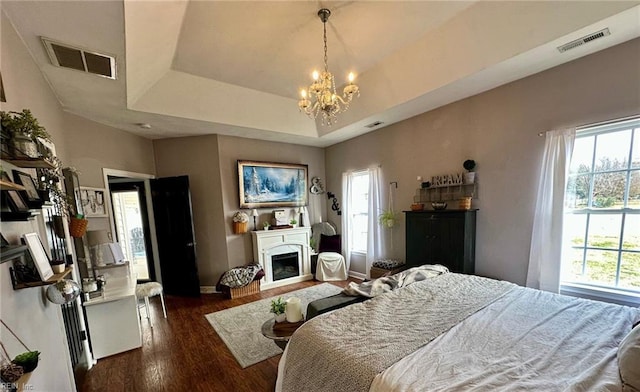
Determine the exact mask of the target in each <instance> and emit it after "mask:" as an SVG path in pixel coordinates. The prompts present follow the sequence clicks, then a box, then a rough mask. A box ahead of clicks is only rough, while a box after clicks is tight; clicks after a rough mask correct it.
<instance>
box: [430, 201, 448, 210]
mask: <svg viewBox="0 0 640 392" xmlns="http://www.w3.org/2000/svg"><path fill="white" fill-rule="evenodd" d="M431 207H433V209H434V210H444V209H445V208H447V203H445V202H443V201H434V202H432V203H431Z"/></svg>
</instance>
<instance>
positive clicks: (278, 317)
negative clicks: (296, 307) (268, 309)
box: [275, 313, 287, 323]
mask: <svg viewBox="0 0 640 392" xmlns="http://www.w3.org/2000/svg"><path fill="white" fill-rule="evenodd" d="M275 319H276V323H281V322H283V321H285V320H286V319H287V315H286V314H284V313H280V314H276V317H275Z"/></svg>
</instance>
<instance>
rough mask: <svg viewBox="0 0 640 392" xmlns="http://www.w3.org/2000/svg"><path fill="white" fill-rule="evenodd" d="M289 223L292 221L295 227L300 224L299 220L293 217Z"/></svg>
mask: <svg viewBox="0 0 640 392" xmlns="http://www.w3.org/2000/svg"><path fill="white" fill-rule="evenodd" d="M289 223H290V224H291V226H293V227H297V226H298V221H297V220H295V219H291V220H290V221H289Z"/></svg>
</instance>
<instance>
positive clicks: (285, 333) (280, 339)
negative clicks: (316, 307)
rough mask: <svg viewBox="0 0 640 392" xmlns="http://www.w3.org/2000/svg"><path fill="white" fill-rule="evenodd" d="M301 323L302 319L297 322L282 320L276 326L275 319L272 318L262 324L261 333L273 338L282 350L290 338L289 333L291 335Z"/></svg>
mask: <svg viewBox="0 0 640 392" xmlns="http://www.w3.org/2000/svg"><path fill="white" fill-rule="evenodd" d="M302 323H303V321H301V322H299V323H287V322H282V323H278V326H277V327H276V320H275V319H273V318H272V319H269V320H267V321H265V322H264V324H262V335H264V337H266V338H269V339H271V340H273V342H274V343H275V344H276V345H277V346H278V347H280V348H281V349H283V350H284V348H285V347H286V346H287V343H288V342H289V339H290V338H291V335H293V333H294V332H295V331H296V329H298V328H299V327H300V326H301V325H302ZM274 327H275V328H274Z"/></svg>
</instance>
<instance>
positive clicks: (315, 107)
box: [298, 8, 360, 126]
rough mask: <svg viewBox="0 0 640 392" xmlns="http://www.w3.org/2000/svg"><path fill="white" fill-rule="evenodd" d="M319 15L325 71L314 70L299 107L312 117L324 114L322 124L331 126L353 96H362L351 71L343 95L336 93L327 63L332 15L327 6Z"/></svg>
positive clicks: (347, 107) (302, 94) (301, 93)
mask: <svg viewBox="0 0 640 392" xmlns="http://www.w3.org/2000/svg"><path fill="white" fill-rule="evenodd" d="M318 16H319V17H320V20H321V21H322V27H323V30H324V34H323V37H324V71H323V72H322V73H318V71H313V74H312V77H313V83H311V85H310V86H309V89H308V91H307V90H302V91H301V92H300V95H301V96H302V98H301V99H300V100H299V101H298V108H299V109H300V111H301V112H304V113H305V114H306V115H308V116H309V117H310V118H313V119H315V118H317V117H318V116H319V115H322V124H323V125H329V126H331V125H332V124H334V123H335V122H336V115H337V114H338V113H340V112H344V111H346V110H347V109H349V103H350V102H351V100H352V99H353V96H354V95H356V94H357V96H358V97H359V96H360V91H359V89H358V86H357V85H355V84H353V80H354V79H355V75H354V74H353V72H351V73H349V84H348V85H347V86H346V87H345V88H344V90H343V92H342V96H339V95H338V94H336V84H335V81H334V79H333V75H332V74H331V72H329V66H328V65H327V21H328V20H329V16H331V11H329V10H328V9H326V8H323V9H321V10H320V11H318Z"/></svg>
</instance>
